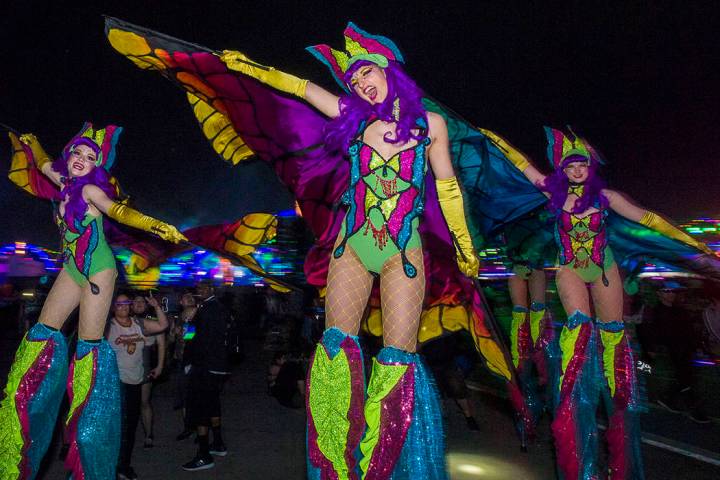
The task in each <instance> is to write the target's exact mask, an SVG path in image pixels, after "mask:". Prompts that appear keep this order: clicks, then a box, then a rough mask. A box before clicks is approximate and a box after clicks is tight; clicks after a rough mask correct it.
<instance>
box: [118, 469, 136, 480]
mask: <svg viewBox="0 0 720 480" xmlns="http://www.w3.org/2000/svg"><path fill="white" fill-rule="evenodd" d="M137 478H138V476H137V473H135V470H133V468H132V467H124V468H123V467H118V469H117V480H137Z"/></svg>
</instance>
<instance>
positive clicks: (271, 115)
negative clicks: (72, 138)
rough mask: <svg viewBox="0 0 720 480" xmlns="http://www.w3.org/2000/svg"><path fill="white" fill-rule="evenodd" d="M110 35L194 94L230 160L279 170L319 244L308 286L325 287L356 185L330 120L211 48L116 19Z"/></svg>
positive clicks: (135, 58)
mask: <svg viewBox="0 0 720 480" xmlns="http://www.w3.org/2000/svg"><path fill="white" fill-rule="evenodd" d="M105 32H106V34H107V37H108V40H109V41H110V44H111V45H112V46H113V48H115V49H116V50H117V51H118V52H120V53H121V54H123V55H125V56H126V57H127V58H128V59H130V60H131V61H132V62H133V63H135V65H137V66H139V67H140V68H143V69H146V70H155V71H157V72H159V73H160V74H162V75H163V76H165V77H166V78H167V79H169V80H170V81H172V82H173V83H175V84H176V85H178V86H179V87H180V88H182V89H183V90H185V91H186V92H187V93H188V94H189V95H188V99H189V101H190V103H191V106H192V107H193V113H194V114H195V116H196V118H197V119H198V121H200V124H201V127H202V129H203V133H204V134H205V136H206V137H207V138H208V139H209V140H210V142H211V144H212V145H213V148H214V149H215V151H216V152H218V153H219V154H220V155H221V156H222V158H223V159H225V160H227V161H230V162H232V163H237V162H239V161H241V160H242V159H244V158H247V157H248V156H250V155H252V154H254V155H255V156H257V157H258V158H260V159H262V160H263V161H265V162H267V163H269V164H270V165H271V166H272V167H273V168H274V169H275V172H276V173H277V174H278V176H279V177H280V180H281V181H282V182H283V183H284V184H285V185H286V186H287V187H288V188H289V189H290V191H291V192H292V193H293V195H294V196H295V198H296V200H297V202H298V205H299V207H300V210H301V211H302V213H303V217H304V218H305V220H306V221H307V222H308V225H309V227H310V229H311V230H312V232H313V233H314V234H315V237H316V238H317V242H316V244H315V246H314V247H313V249H312V250H311V252H310V253H309V255H308V258H307V261H306V264H305V272H306V276H307V279H308V282H309V283H310V284H312V285H315V286H318V287H321V286H322V285H324V283H325V278H326V275H327V266H328V263H329V259H330V249H331V248H332V244H333V242H334V240H335V237H336V236H337V233H338V231H339V228H340V223H341V220H342V215H341V213H342V212H338V211H337V210H336V209H334V208H333V207H334V205H335V204H336V203H337V201H338V199H339V198H340V196H341V195H342V193H343V191H344V188H345V187H346V185H347V184H348V165H347V162H345V161H344V160H343V157H342V155H341V154H340V153H337V152H336V153H328V152H327V151H326V150H325V149H324V148H323V145H322V144H323V138H322V135H323V129H324V127H325V124H326V123H327V120H326V119H325V118H324V117H323V116H322V115H320V114H319V113H317V112H316V111H315V110H314V109H312V108H311V107H310V106H308V105H307V104H306V103H304V102H302V101H299V100H298V99H296V98H292V97H288V96H286V95H284V94H282V93H280V92H277V91H275V90H273V89H271V88H268V87H266V86H264V85H262V84H260V83H258V82H257V81H255V80H254V79H252V78H249V77H246V76H244V75H241V74H238V73H237V72H232V71H229V70H228V69H227V68H226V67H225V64H224V63H222V62H221V61H220V59H219V58H218V57H217V56H216V55H215V54H214V53H213V52H212V51H211V50H209V49H207V48H205V47H201V46H198V45H193V44H190V43H188V42H184V41H182V40H178V39H174V38H172V37H168V36H166V35H163V34H160V33H157V32H153V31H152V30H147V29H145V28H142V27H138V26H135V25H131V24H128V23H125V22H122V21H120V20H117V19H113V18H108V19H107V20H106V25H105Z"/></svg>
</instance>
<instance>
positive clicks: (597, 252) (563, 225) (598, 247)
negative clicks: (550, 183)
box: [556, 208, 608, 268]
mask: <svg viewBox="0 0 720 480" xmlns="http://www.w3.org/2000/svg"><path fill="white" fill-rule="evenodd" d="M606 217H607V210H606V209H604V208H598V210H597V211H595V212H592V213H590V214H587V215H585V216H583V217H579V216H577V215H576V214H574V213H570V212H568V211H566V210H560V211H559V212H558V216H557V223H556V238H557V241H558V247H559V252H560V265H568V264H572V265H571V266H572V267H574V268H586V267H587V266H588V264H589V262H590V261H592V262H593V263H594V264H596V265H597V266H599V267H600V268H603V265H604V261H605V248H606V247H607V244H608V239H607V231H606V229H605V218H606Z"/></svg>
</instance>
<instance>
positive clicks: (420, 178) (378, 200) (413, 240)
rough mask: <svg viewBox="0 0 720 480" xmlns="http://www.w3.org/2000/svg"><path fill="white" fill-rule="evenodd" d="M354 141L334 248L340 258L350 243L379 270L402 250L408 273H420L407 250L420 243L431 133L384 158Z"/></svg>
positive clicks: (371, 267)
mask: <svg viewBox="0 0 720 480" xmlns="http://www.w3.org/2000/svg"><path fill="white" fill-rule="evenodd" d="M364 128H365V125H363V128H361V130H360V133H359V135H358V139H357V140H356V141H355V142H353V144H352V145H350V148H349V154H350V188H349V189H348V190H347V191H346V192H345V195H344V196H343V201H344V202H345V203H346V204H347V205H349V208H348V212H347V215H346V216H345V219H344V220H343V223H342V228H341V231H340V234H339V238H341V239H342V240H341V242H340V244H339V245H338V246H337V248H336V249H335V251H334V256H335V258H339V257H340V256H341V255H342V254H343V253H344V251H345V246H346V245H350V246H351V247H352V249H353V250H354V251H355V253H356V254H357V255H358V257H359V258H360V261H361V262H362V263H363V265H364V266H365V268H367V270H368V271H369V272H373V273H378V274H379V273H380V272H381V271H382V267H383V265H384V264H385V262H387V261H388V259H390V258H391V257H393V256H395V255H398V254H400V256H401V258H402V262H403V269H404V272H405V275H407V276H408V277H410V278H412V277H415V275H417V269H416V267H415V266H414V265H413V264H412V263H411V262H410V261H409V260H408V259H407V256H406V254H405V252H406V251H407V249H410V248H417V247H420V246H421V240H420V234H419V233H418V225H419V223H420V215H421V214H422V210H423V204H424V187H425V172H426V170H427V162H426V159H425V156H426V155H425V150H426V148H427V146H428V145H429V143H430V139H429V138H428V137H425V138H423V139H422V140H421V141H419V142H418V144H417V145H415V146H413V147H410V148H407V149H405V150H402V151H400V152H398V153H396V154H395V155H393V156H392V157H391V158H389V159H385V158H383V157H382V155H380V154H379V153H378V152H377V151H376V150H375V149H374V148H372V147H371V146H370V145H368V144H367V143H365V142H364V141H363V140H362V134H363V131H364Z"/></svg>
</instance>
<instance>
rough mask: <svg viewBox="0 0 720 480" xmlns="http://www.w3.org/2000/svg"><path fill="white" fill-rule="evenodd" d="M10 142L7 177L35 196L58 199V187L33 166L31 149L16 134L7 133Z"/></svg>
mask: <svg viewBox="0 0 720 480" xmlns="http://www.w3.org/2000/svg"><path fill="white" fill-rule="evenodd" d="M8 135H9V136H10V143H11V144H12V160H11V163H10V171H9V172H8V178H9V179H10V181H11V182H13V183H14V184H15V185H17V186H18V187H20V188H22V189H23V190H25V191H26V192H28V193H29V194H31V195H34V196H36V197H40V198H44V199H46V200H60V189H59V188H58V187H57V186H56V185H55V184H54V183H52V182H51V181H50V180H49V179H48V178H47V177H46V176H45V175H43V174H42V172H40V170H38V169H37V167H36V166H35V160H34V158H33V153H32V150H30V147H29V146H27V145H25V144H24V143H22V142H21V141H20V140H19V139H18V137H17V135H15V134H14V133H12V132H11V133H9V134H8Z"/></svg>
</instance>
